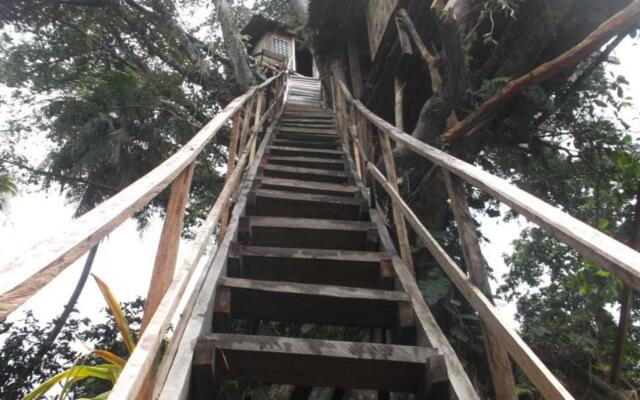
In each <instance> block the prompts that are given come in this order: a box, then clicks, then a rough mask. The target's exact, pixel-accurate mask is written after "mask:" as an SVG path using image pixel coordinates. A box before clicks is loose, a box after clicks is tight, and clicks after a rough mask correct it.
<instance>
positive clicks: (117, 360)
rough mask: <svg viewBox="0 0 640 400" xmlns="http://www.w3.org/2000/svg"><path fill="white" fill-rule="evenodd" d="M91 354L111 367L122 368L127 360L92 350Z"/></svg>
mask: <svg viewBox="0 0 640 400" xmlns="http://www.w3.org/2000/svg"><path fill="white" fill-rule="evenodd" d="M92 353H93V354H95V355H96V356H98V357H100V358H102V359H103V360H105V361H108V362H110V363H111V364H113V365H117V366H119V367H120V368H124V365H125V364H126V363H127V360H125V359H124V358H122V357H118V356H117V355H115V354H113V353H112V352H110V351H106V350H93V351H92Z"/></svg>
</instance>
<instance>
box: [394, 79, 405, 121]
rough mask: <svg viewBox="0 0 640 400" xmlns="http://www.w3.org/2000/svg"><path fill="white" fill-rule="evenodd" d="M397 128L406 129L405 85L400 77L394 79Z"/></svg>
mask: <svg viewBox="0 0 640 400" xmlns="http://www.w3.org/2000/svg"><path fill="white" fill-rule="evenodd" d="M393 82H394V89H395V90H394V91H395V108H394V110H395V116H396V128H398V129H400V130H401V131H404V85H405V83H404V82H402V80H401V79H400V78H399V77H396V78H395V79H394V80H393Z"/></svg>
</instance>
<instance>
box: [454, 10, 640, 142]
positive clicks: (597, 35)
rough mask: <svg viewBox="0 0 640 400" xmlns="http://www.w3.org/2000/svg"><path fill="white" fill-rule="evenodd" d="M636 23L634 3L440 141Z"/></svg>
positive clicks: (516, 82)
mask: <svg viewBox="0 0 640 400" xmlns="http://www.w3.org/2000/svg"><path fill="white" fill-rule="evenodd" d="M639 19H640V0H635V1H634V2H632V3H631V4H629V5H628V6H627V7H626V8H624V9H623V10H621V11H620V12H618V13H617V14H615V15H614V16H612V17H611V18H609V19H608V20H607V21H605V22H604V23H602V24H601V25H600V26H599V27H598V28H597V29H596V30H594V31H593V32H591V34H589V36H587V37H586V38H585V39H584V40H583V41H582V42H580V43H579V44H578V45H576V46H575V47H573V48H572V49H570V50H569V51H567V52H565V53H563V54H561V55H560V56H558V57H556V58H555V59H553V60H551V61H549V62H547V63H544V64H542V65H540V66H539V67H537V68H535V69H534V70H533V71H530V72H528V73H527V74H525V75H523V76H521V77H519V78H518V79H514V80H512V81H511V82H509V83H508V84H507V85H506V86H505V87H503V88H502V89H500V90H499V91H498V93H496V94H495V95H493V96H492V97H491V98H490V99H489V100H487V101H485V102H484V103H482V104H481V105H480V106H479V107H478V108H476V109H475V110H474V111H473V112H472V113H471V114H469V115H468V116H467V117H466V118H465V119H463V120H462V121H460V122H459V123H457V124H456V125H454V126H453V127H452V128H451V129H449V130H447V131H446V132H445V133H444V134H443V135H442V140H444V141H447V142H451V141H454V140H457V139H460V138H461V137H462V135H464V134H466V133H467V132H469V131H470V130H472V129H473V128H475V127H476V126H478V125H479V124H481V123H482V122H484V121H485V120H486V119H487V118H489V117H490V116H491V115H493V113H494V112H495V111H496V110H498V109H499V108H500V107H502V106H503V105H505V104H506V103H507V102H509V100H511V99H512V98H514V97H515V96H517V95H519V94H520V93H522V91H523V90H525V89H527V88H529V87H531V86H533V85H537V84H538V83H540V82H543V81H545V80H547V79H549V78H551V77H554V76H556V75H559V74H563V73H565V72H567V71H569V70H571V69H572V68H574V67H575V66H576V65H577V64H578V63H579V62H580V61H582V60H583V59H584V58H586V57H588V56H589V55H591V54H592V53H594V52H596V51H598V50H599V49H600V48H601V47H602V46H604V45H605V44H606V43H607V42H608V41H609V40H610V39H611V38H613V37H614V36H616V35H618V34H620V33H623V32H627V31H628V30H629V29H631V28H632V27H633V26H634V25H636V24H637V23H638V20H639Z"/></svg>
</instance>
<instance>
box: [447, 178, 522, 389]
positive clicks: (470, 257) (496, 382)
mask: <svg viewBox="0 0 640 400" xmlns="http://www.w3.org/2000/svg"><path fill="white" fill-rule="evenodd" d="M443 173H444V178H445V182H446V185H447V191H448V192H449V198H450V199H451V209H452V211H453V216H454V218H455V220H456V226H457V228H458V234H459V236H460V242H461V245H462V253H463V256H464V260H465V263H466V265H467V270H468V271H469V275H470V277H471V281H472V282H473V284H474V285H476V286H477V287H478V288H479V289H480V290H481V291H482V293H483V294H484V295H485V297H487V299H489V301H492V298H493V294H492V293H491V286H490V285H489V278H488V276H487V270H486V268H485V263H484V257H483V256H482V251H481V249H480V244H479V243H478V237H477V235H476V231H475V227H474V225H473V219H472V217H471V212H470V211H469V204H468V202H467V195H466V193H465V191H464V187H463V185H462V182H461V181H460V179H459V178H458V177H455V176H452V175H451V174H450V173H449V172H448V171H447V170H444V169H443ZM482 325H483V332H484V338H485V340H484V343H485V351H486V353H487V359H488V364H489V370H490V371H491V377H492V380H493V388H494V390H495V393H496V399H497V400H515V399H517V398H518V396H517V393H516V384H515V379H514V377H513V369H512V366H511V359H510V358H509V354H508V353H507V351H506V350H505V348H504V346H503V345H502V344H501V342H500V339H499V338H498V336H496V335H495V334H494V333H493V332H492V331H491V330H490V329H489V328H488V327H487V325H486V324H484V323H483V324H482Z"/></svg>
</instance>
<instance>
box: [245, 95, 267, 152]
mask: <svg viewBox="0 0 640 400" xmlns="http://www.w3.org/2000/svg"><path fill="white" fill-rule="evenodd" d="M263 103H264V90H262V91H260V93H259V94H258V102H257V104H256V115H255V117H254V120H253V130H254V131H258V130H259V129H260V127H261V126H262V122H263V121H261V120H260V117H261V116H262V107H263V105H264V104H263ZM256 143H257V142H256V141H254V142H253V144H252V145H251V152H250V153H249V164H251V163H253V159H254V157H255V156H256Z"/></svg>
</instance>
